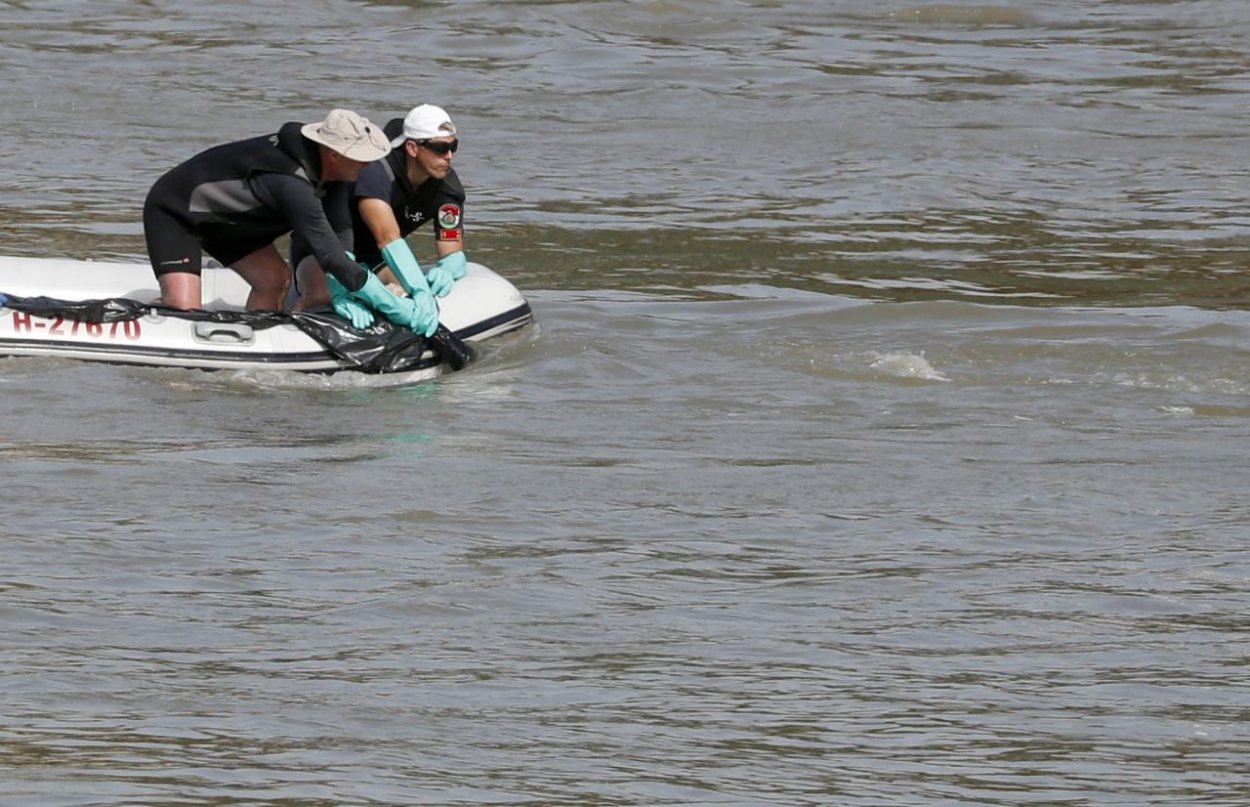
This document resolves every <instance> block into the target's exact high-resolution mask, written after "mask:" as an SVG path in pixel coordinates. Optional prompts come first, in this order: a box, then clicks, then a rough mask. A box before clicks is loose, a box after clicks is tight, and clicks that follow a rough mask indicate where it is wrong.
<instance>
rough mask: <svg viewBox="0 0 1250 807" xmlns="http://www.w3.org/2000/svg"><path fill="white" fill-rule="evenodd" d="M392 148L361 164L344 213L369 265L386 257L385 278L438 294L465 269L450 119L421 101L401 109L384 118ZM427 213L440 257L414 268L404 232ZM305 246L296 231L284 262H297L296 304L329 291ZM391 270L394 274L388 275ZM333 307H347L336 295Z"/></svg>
mask: <svg viewBox="0 0 1250 807" xmlns="http://www.w3.org/2000/svg"><path fill="white" fill-rule="evenodd" d="M385 132H386V135H387V136H388V137H390V138H391V141H390V144H391V153H390V154H388V155H387V156H386V157H385V158H384V159H382V160H378V161H377V162H375V163H371V164H369V165H367V166H365V167H364V168H363V169H362V170H361V172H360V176H359V177H357V179H356V184H355V186H354V188H353V190H352V205H351V215H352V224H353V230H354V234H355V245H356V255H357V257H358V258H360V260H361V261H363V262H364V263H366V264H368V265H370V266H379V265H381V264H383V263H384V264H385V266H383V267H382V268H381V270H380V272H379V274H380V275H381V276H382V278H383V279H385V280H388V281H390V280H392V279H394V280H398V282H399V283H400V285H402V286H403V287H404V288H405V289H407V290H408V292H409V293H410V294H412V296H413V297H414V299H419V300H425V299H429V300H432V299H433V296H432V295H437V296H438V297H442V296H445V295H446V294H447V293H448V292H449V291H450V290H451V287H452V283H454V282H455V281H456V280H457V279H458V278H461V277H463V276H464V273H465V264H466V263H467V260H466V258H465V254H464V240H463V234H464V231H463V229H462V228H463V218H464V199H465V194H464V187H463V186H462V185H461V184H460V178H459V177H458V176H457V175H456V172H455V169H453V168H452V167H451V161H452V155H453V154H454V153H455V151H456V149H457V148H458V147H459V145H460V141H459V140H458V139H457V137H456V125H455V124H454V123H452V120H451V117H450V116H449V115H448V114H447V112H446V111H445V110H443V109H442V108H441V107H437V106H434V105H433V104H421V105H420V106H417V107H414V108H413V109H412V110H410V111H409V112H408V114H407V115H406V116H405V117H403V118H402V119H401V118H395V119H393V120H391V121H390V122H388V123H387V124H386V127H385ZM427 221H433V222H434V243H435V248H436V250H437V252H438V256H439V260H438V262H437V263H435V264H434V265H433V266H432V267H430V269H429V270H428V271H427V272H424V273H423V272H422V271H421V266H420V265H419V264H418V263H417V259H416V257H415V256H414V255H413V254H412V249H411V248H410V247H409V246H408V242H407V241H406V240H404V239H405V236H407V235H408V234H409V233H411V232H413V231H414V230H416V229H417V228H418V227H420V226H421V225H422V224H424V223H425V222H427ZM310 257H315V256H312V255H311V250H310V249H309V245H308V244H306V243H305V242H304V241H303V239H301V238H293V239H292V243H291V263H292V265H294V266H295V267H296V271H297V284H296V285H297V286H298V288H299V291H300V302H299V303H297V304H296V307H297V308H310V307H315V306H318V305H324V304H325V302H326V301H327V299H329V298H330V297H331V296H333V295H332V294H331V292H332V289H328V288H327V286H326V283H325V281H324V280H323V278H324V277H325V275H324V273H323V272H322V271H320V267H318V266H317V264H316V262H315V261H314V260H309V258H310ZM392 275H393V277H392ZM334 302H335V310H338V311H340V313H343V314H344V315H346V314H347V312H346V311H345V310H344V309H345V308H346V307H345V306H343V305H342V301H341V300H340V299H339V298H337V297H336V298H335V300H334ZM369 319H370V318H369V316H368V312H357V316H356V317H355V318H354V321H355V322H356V324H357V325H360V326H364V325H367V324H368V323H369Z"/></svg>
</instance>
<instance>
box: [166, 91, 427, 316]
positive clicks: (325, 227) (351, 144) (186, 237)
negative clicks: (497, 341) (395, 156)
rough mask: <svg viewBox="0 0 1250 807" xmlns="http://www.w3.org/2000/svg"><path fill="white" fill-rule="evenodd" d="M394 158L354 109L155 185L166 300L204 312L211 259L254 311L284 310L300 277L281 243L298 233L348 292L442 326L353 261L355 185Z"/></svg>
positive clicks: (210, 159)
mask: <svg viewBox="0 0 1250 807" xmlns="http://www.w3.org/2000/svg"><path fill="white" fill-rule="evenodd" d="M389 152H390V144H389V143H388V142H387V139H386V137H385V135H384V134H383V132H382V131H381V130H380V129H379V128H378V127H377V126H374V125H373V124H371V123H370V122H369V121H368V120H366V119H365V118H362V117H361V116H360V115H357V114H356V113H355V112H352V111H350V110H346V109H335V110H332V111H331V112H330V113H329V115H327V116H326V119H325V120H324V121H320V122H318V123H309V124H300V123H287V124H285V125H283V126H282V127H281V128H280V129H279V130H278V131H277V133H275V134H272V135H265V136H262V137H255V138H251V139H249V140H241V141H238V142H235V143H227V144H225V145H221V146H216V147H214V148H211V149H209V150H207V151H205V152H202V153H200V154H198V155H196V156H194V157H192V158H191V159H189V160H187V161H186V162H184V163H181V164H180V165H178V166H176V167H174V168H173V169H172V170H170V171H169V172H168V173H166V174H165V175H164V176H162V177H161V178H160V179H158V180H157V181H156V183H155V184H154V185H153V186H152V189H151V190H150V191H149V192H148V196H147V199H146V201H145V202H144V206H143V232H144V237H145V239H146V241H147V247H148V258H149V259H150V260H151V262H152V269H153V271H155V273H156V277H157V281H158V282H159V283H160V287H161V302H162V303H163V304H164V305H167V306H171V307H174V308H181V309H191V308H200V307H201V306H202V305H203V302H202V300H201V285H200V271H201V267H202V262H203V253H204V252H207V253H208V254H209V255H211V256H213V257H214V258H216V259H217V260H219V261H221V263H222V264H224V265H226V266H229V267H231V268H232V269H234V270H235V271H236V272H238V273H239V274H240V275H242V276H243V279H244V280H246V281H247V282H248V284H250V285H251V287H252V291H251V293H250V294H249V295H248V301H247V307H248V308H249V309H272V310H281V308H282V304H283V301H284V299H285V297H286V292H287V288H288V287H289V285H290V278H291V270H290V267H289V266H288V265H287V263H286V261H285V260H283V258H282V256H281V255H280V254H279V253H278V250H277V249H276V248H275V247H274V245H273V242H274V240H275V239H277V238H278V237H279V236H282V235H284V234H286V233H288V232H293V233H294V234H295V235H296V236H298V237H299V238H301V239H302V240H303V242H304V243H307V244H308V245H309V249H310V250H311V252H312V254H314V255H315V256H316V257H317V260H318V262H319V263H320V264H321V265H322V266H324V267H326V270H327V271H328V272H329V273H330V275H331V276H332V277H333V278H334V283H335V284H337V285H338V286H339V288H340V289H341V291H342V293H343V294H345V295H351V296H353V297H355V298H356V299H358V300H360V301H363V302H365V303H367V304H368V305H369V306H371V307H372V308H374V309H376V310H378V311H381V312H382V313H383V314H385V315H386V316H387V318H388V319H389V320H391V321H392V322H394V323H396V324H398V325H402V326H404V327H408V328H412V329H413V330H416V331H419V332H421V333H425V334H427V335H428V334H429V333H433V331H434V329H435V328H436V327H437V325H438V313H437V310H436V309H435V307H434V306H428V307H427V308H425V309H419V308H418V307H417V304H416V303H415V302H414V301H412V300H408V299H402V298H398V297H396V296H395V295H394V294H392V293H391V292H390V291H388V290H387V289H386V287H385V285H384V284H383V283H382V282H381V281H379V280H378V278H377V277H376V276H375V275H374V274H373V273H372V272H368V271H366V270H365V269H364V268H362V267H361V266H360V264H358V263H357V262H356V261H355V260H354V259H353V258H352V257H351V256H350V255H349V250H350V249H351V246H352V236H351V215H350V212H349V210H348V206H349V198H348V193H347V191H348V188H349V187H350V186H349V185H347V184H346V183H348V182H350V181H351V180H354V179H355V178H356V176H357V175H358V174H359V173H360V170H361V168H363V167H364V166H365V165H366V164H368V163H371V162H374V161H376V160H380V159H382V158H383V157H385V156H386V155H387V154H388V153H389Z"/></svg>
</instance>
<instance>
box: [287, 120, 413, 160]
mask: <svg viewBox="0 0 1250 807" xmlns="http://www.w3.org/2000/svg"><path fill="white" fill-rule="evenodd" d="M300 133H301V134H303V135H304V137H307V138H308V139H309V140H311V141H313V142H314V143H320V144H321V145H323V146H325V147H327V148H331V149H333V150H335V151H337V152H338V153H339V154H342V155H343V156H344V157H347V158H349V159H352V160H357V161H359V162H362V163H371V162H373V161H374V160H380V159H382V158H383V157H385V156H386V155H387V154H389V153H390V151H391V144H390V143H388V142H387V140H386V136H385V135H383V134H382V127H380V126H374V125H373V124H372V123H370V122H369V119H368V118H364V117H361V116H360V115H357V114H356V113H355V112H352V111H351V110H350V109H332V110H330V114H329V115H326V119H325V120H323V121H321V122H320V123H307V124H304V126H303V128H301V129H300Z"/></svg>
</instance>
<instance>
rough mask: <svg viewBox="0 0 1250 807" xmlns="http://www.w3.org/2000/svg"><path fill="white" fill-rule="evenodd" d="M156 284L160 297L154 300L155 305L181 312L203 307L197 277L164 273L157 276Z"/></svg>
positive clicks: (198, 277) (183, 273)
mask: <svg viewBox="0 0 1250 807" xmlns="http://www.w3.org/2000/svg"><path fill="white" fill-rule="evenodd" d="M156 282H157V283H159V284H160V286H161V296H160V297H158V298H157V299H156V300H155V302H156V304H157V305H167V306H169V307H170V308H180V309H182V310H183V311H189V310H190V309H192V308H201V307H202V306H203V305H204V303H203V299H202V292H201V290H200V276H199V275H193V274H191V273H190V272H166V273H165V274H163V275H159V276H158V277H157V278H156Z"/></svg>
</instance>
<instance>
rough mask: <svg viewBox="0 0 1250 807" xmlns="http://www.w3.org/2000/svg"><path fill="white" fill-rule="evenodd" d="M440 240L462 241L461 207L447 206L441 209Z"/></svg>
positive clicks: (439, 217) (439, 221)
mask: <svg viewBox="0 0 1250 807" xmlns="http://www.w3.org/2000/svg"><path fill="white" fill-rule="evenodd" d="M438 240H439V241H459V240H460V205H453V204H446V205H442V206H441V207H439V209H438Z"/></svg>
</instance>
